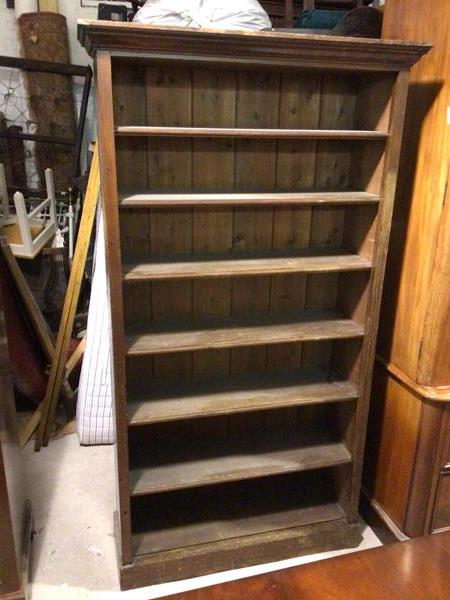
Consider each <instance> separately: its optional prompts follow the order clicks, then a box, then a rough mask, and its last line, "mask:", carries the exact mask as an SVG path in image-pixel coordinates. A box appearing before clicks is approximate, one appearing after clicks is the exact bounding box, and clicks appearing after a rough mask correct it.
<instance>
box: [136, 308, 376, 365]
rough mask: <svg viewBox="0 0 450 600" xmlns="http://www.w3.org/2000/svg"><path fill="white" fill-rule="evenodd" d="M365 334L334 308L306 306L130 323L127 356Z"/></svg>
mask: <svg viewBox="0 0 450 600" xmlns="http://www.w3.org/2000/svg"><path fill="white" fill-rule="evenodd" d="M362 335H364V326H363V325H359V324H357V323H355V322H354V321H352V320H351V319H346V318H344V317H343V316H342V315H340V314H339V313H337V312H335V311H324V310H306V311H302V312H299V313H296V314H293V315H286V316H285V317H284V318H281V319H280V318H279V317H275V316H271V315H268V316H267V315H264V316H261V317H259V318H255V317H251V316H249V317H226V318H211V319H204V320H192V321H183V322H180V323H176V324H175V323H166V322H157V323H150V324H147V325H140V324H138V325H134V326H133V327H129V328H128V331H127V335H126V353H127V355H128V356H133V355H140V354H162V353H167V352H183V351H189V350H201V349H209V348H227V347H233V346H257V345H261V344H276V343H283V342H301V341H315V340H327V339H346V338H354V337H360V336H362Z"/></svg>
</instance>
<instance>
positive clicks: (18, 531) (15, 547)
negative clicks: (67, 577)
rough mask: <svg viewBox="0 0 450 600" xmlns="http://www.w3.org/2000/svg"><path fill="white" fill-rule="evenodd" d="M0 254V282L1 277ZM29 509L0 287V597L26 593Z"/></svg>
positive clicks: (15, 599) (16, 599)
mask: <svg viewBox="0 0 450 600" xmlns="http://www.w3.org/2000/svg"><path fill="white" fill-rule="evenodd" d="M4 268H5V266H4V264H3V258H2V257H1V256H0V283H1V278H2V277H3V269H4ZM30 539H31V510H30V504H29V502H28V500H27V490H26V477H25V474H24V471H23V463H22V456H21V451H20V449H19V444H18V430H17V423H16V412H15V405H14V392H13V386H12V375H11V371H10V366H9V356H8V344H7V339H6V331H5V323H4V315H3V301H2V287H1V286H0V600H1V599H5V600H24V599H25V596H26V586H27V576H28V557H29V544H30Z"/></svg>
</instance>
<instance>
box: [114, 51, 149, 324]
mask: <svg viewBox="0 0 450 600" xmlns="http://www.w3.org/2000/svg"><path fill="white" fill-rule="evenodd" d="M112 77H113V89H114V95H113V106H114V118H115V122H116V124H118V125H126V124H129V123H136V124H138V125H145V124H146V122H147V106H146V101H145V67H144V66H142V65H133V68H130V64H129V63H128V62H117V63H115V65H114V70H113V73H112ZM116 158H117V172H118V179H119V186H120V187H121V188H122V189H124V190H131V189H133V188H134V187H135V188H137V189H146V188H147V151H146V140H145V139H144V138H143V139H139V140H138V139H136V140H133V139H131V138H121V139H118V140H117V141H116ZM149 237H150V231H149V220H148V218H147V213H144V214H143V212H142V210H130V211H127V212H124V213H122V214H121V215H120V242H121V248H122V255H123V256H128V257H136V258H137V257H145V256H148V253H149V250H150V241H149ZM150 293H151V292H150V284H149V283H145V282H143V283H142V285H139V286H128V287H127V289H126V294H125V295H124V313H125V322H126V323H131V322H133V321H137V320H139V319H143V318H144V319H146V318H151V311H150ZM142 298H147V299H148V301H147V302H143V301H142Z"/></svg>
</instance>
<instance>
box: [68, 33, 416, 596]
mask: <svg viewBox="0 0 450 600" xmlns="http://www.w3.org/2000/svg"><path fill="white" fill-rule="evenodd" d="M79 33H80V40H81V42H82V43H83V44H84V45H85V47H86V48H87V50H88V51H89V52H90V54H91V55H93V56H94V57H95V70H96V82H97V83H96V89H97V114H98V124H99V129H98V130H99V144H100V163H101V178H102V194H103V206H104V210H105V218H106V237H107V242H106V244H107V260H108V269H109V287H110V303H111V311H112V340H113V351H114V382H115V385H114V394H115V407H116V423H117V457H118V480H119V510H118V519H117V532H118V546H119V550H120V555H121V565H122V569H121V576H122V586H123V587H132V586H138V585H145V584H150V583H157V582H161V581H167V580H171V579H177V578H178V579H179V578H184V577H191V576H195V575H201V574H205V573H209V572H212V571H217V570H224V569H230V568H235V567H240V566H244V565H249V564H255V563H259V562H268V561H272V560H277V559H282V558H287V557H290V556H295V555H299V554H303V553H309V552H313V551H319V550H325V549H331V548H336V547H342V546H354V545H356V544H358V543H359V541H360V539H361V535H360V532H359V527H358V525H357V514H358V497H359V489H360V477H361V468H362V453H363V448H364V439H365V429H366V419H367V410H368V391H369V389H370V381H371V370H372V362H373V353H374V340H375V334H376V328H377V322H378V311H379V303H380V293H381V283H382V279H383V272H384V264H385V254H386V246H387V239H388V234H389V227H390V218H391V210H392V202H393V194H394V189H395V180H396V172H397V161H398V154H399V147H400V141H401V135H402V125H403V113H404V107H405V102H406V96H407V86H408V69H409V67H410V66H411V65H412V64H413V63H414V62H415V61H416V60H417V59H418V58H419V57H420V55H421V54H423V53H425V52H426V51H427V50H428V47H427V46H424V45H410V44H402V43H390V42H389V43H386V42H380V41H377V42H374V41H365V40H355V39H348V40H347V39H336V38H330V39H328V38H321V37H315V36H298V35H289V34H284V35H283V34H273V33H249V32H236V33H231V32H230V33H223V32H214V31H195V30H188V29H170V28H162V29H158V28H155V27H149V26H142V25H141V26H137V25H132V24H128V25H115V24H107V23H101V22H83V23H82V24H81V25H80V30H79Z"/></svg>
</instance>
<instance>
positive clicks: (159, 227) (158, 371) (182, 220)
mask: <svg viewBox="0 0 450 600" xmlns="http://www.w3.org/2000/svg"><path fill="white" fill-rule="evenodd" d="M147 120H148V123H149V124H150V125H180V126H181V125H184V126H189V125H191V124H192V73H191V71H190V70H189V69H186V68H183V69H181V68H179V69H177V68H170V67H164V68H162V67H161V68H160V67H149V68H148V69H147ZM147 152H148V182H149V187H150V189H158V190H173V189H175V190H176V189H191V186H192V142H191V140H178V139H164V140H163V139H160V140H157V141H156V144H154V143H153V140H148V147H147ZM150 248H151V253H152V254H154V255H170V254H180V253H186V252H191V251H192V211H191V210H190V209H182V210H173V209H169V210H167V211H166V210H163V209H161V210H155V211H153V212H152V214H151V218H150ZM174 306H176V307H177V314H184V315H190V314H191V312H192V282H191V281H176V282H170V283H169V284H168V285H167V284H164V283H162V282H153V284H152V314H153V318H156V319H164V318H166V317H167V318H168V317H170V315H171V314H172V308H173V307H174ZM191 363H192V356H191V354H190V353H184V352H183V353H177V354H176V355H173V356H170V357H165V356H161V357H159V356H156V357H155V358H154V361H153V368H154V374H155V377H168V378H172V377H176V376H177V374H178V373H180V374H183V375H184V374H186V373H187V372H190V369H191Z"/></svg>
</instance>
